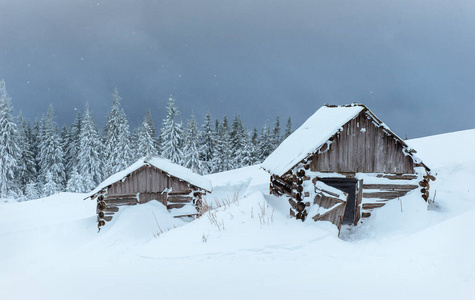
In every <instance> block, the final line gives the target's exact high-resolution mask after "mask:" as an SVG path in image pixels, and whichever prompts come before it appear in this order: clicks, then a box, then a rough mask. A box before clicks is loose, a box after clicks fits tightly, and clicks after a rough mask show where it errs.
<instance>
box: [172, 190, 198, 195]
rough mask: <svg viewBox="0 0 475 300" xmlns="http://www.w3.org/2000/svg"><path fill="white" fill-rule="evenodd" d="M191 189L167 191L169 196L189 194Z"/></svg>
mask: <svg viewBox="0 0 475 300" xmlns="http://www.w3.org/2000/svg"><path fill="white" fill-rule="evenodd" d="M191 192H192V190H183V191H171V192H169V193H168V195H169V196H172V195H189V194H191Z"/></svg>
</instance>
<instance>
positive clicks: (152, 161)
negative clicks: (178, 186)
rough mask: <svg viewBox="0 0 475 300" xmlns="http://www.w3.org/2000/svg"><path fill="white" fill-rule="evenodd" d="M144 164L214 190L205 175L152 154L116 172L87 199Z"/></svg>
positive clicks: (192, 183) (208, 189)
mask: <svg viewBox="0 0 475 300" xmlns="http://www.w3.org/2000/svg"><path fill="white" fill-rule="evenodd" d="M143 166H154V167H155V168H157V169H160V170H162V171H164V172H165V173H168V174H170V175H171V176H173V177H176V178H178V179H181V180H183V181H186V182H189V183H190V184H191V185H194V186H196V187H198V188H201V189H203V190H205V191H207V192H211V190H212V187H211V182H210V181H209V180H208V179H206V178H205V177H203V176H201V175H199V174H196V173H193V171H191V170H190V169H188V168H185V167H182V166H180V165H177V164H175V163H173V162H171V161H170V160H168V159H165V158H163V157H161V156H157V155H151V156H149V157H146V158H141V159H139V160H138V161H136V162H135V163H133V164H132V165H131V166H130V167H128V168H127V169H125V170H123V171H120V172H118V173H115V174H114V175H112V176H110V177H109V178H107V179H106V180H104V181H103V182H101V183H100V184H99V185H98V186H97V187H96V188H95V189H94V190H93V191H91V192H90V193H89V195H88V196H87V197H86V199H87V198H89V197H92V196H94V195H95V194H96V193H98V192H100V191H101V190H102V189H104V188H105V187H107V186H109V185H111V184H113V183H116V182H117V181H120V180H123V179H124V178H125V177H127V175H129V174H130V173H132V172H134V171H136V170H138V169H140V168H141V167H143Z"/></svg>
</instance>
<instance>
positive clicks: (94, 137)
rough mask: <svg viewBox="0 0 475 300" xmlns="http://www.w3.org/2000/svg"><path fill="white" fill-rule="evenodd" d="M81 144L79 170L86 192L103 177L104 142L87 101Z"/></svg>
mask: <svg viewBox="0 0 475 300" xmlns="http://www.w3.org/2000/svg"><path fill="white" fill-rule="evenodd" d="M79 145H80V146H79V153H78V168H77V170H78V172H79V174H80V175H81V176H82V178H83V183H84V184H83V186H82V189H81V191H82V192H86V191H90V190H92V189H94V187H95V186H96V185H97V184H98V183H99V182H100V181H101V179H102V172H101V170H102V156H101V153H102V143H101V140H100V138H99V134H98V132H97V127H96V124H95V123H94V119H93V117H92V114H91V112H90V110H89V105H88V104H87V103H86V108H85V109H84V116H83V119H82V122H81V132H80V133H79ZM73 170H74V167H73ZM71 174H73V173H71Z"/></svg>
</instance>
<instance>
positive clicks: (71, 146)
mask: <svg viewBox="0 0 475 300" xmlns="http://www.w3.org/2000/svg"><path fill="white" fill-rule="evenodd" d="M81 122H82V117H81V112H80V111H79V110H78V111H77V113H76V119H74V122H73V124H71V127H70V128H69V131H68V136H67V138H66V145H65V147H64V148H63V149H64V151H65V153H64V162H65V169H66V175H67V178H68V180H69V174H71V170H72V169H73V168H74V167H76V168H77V167H78V153H79V142H80V139H79V133H80V132H81Z"/></svg>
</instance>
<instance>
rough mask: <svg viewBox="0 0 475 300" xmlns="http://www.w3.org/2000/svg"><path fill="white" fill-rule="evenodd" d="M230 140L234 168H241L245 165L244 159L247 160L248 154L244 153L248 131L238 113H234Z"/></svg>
mask: <svg viewBox="0 0 475 300" xmlns="http://www.w3.org/2000/svg"><path fill="white" fill-rule="evenodd" d="M230 141H231V153H232V157H233V161H232V168H233V169H235V168H240V167H242V166H243V165H244V164H243V160H245V156H246V155H247V154H245V153H244V147H245V144H246V131H245V129H244V126H243V125H242V121H241V118H240V117H239V116H238V115H237V114H235V115H234V120H233V124H232V125H231V131H230Z"/></svg>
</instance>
